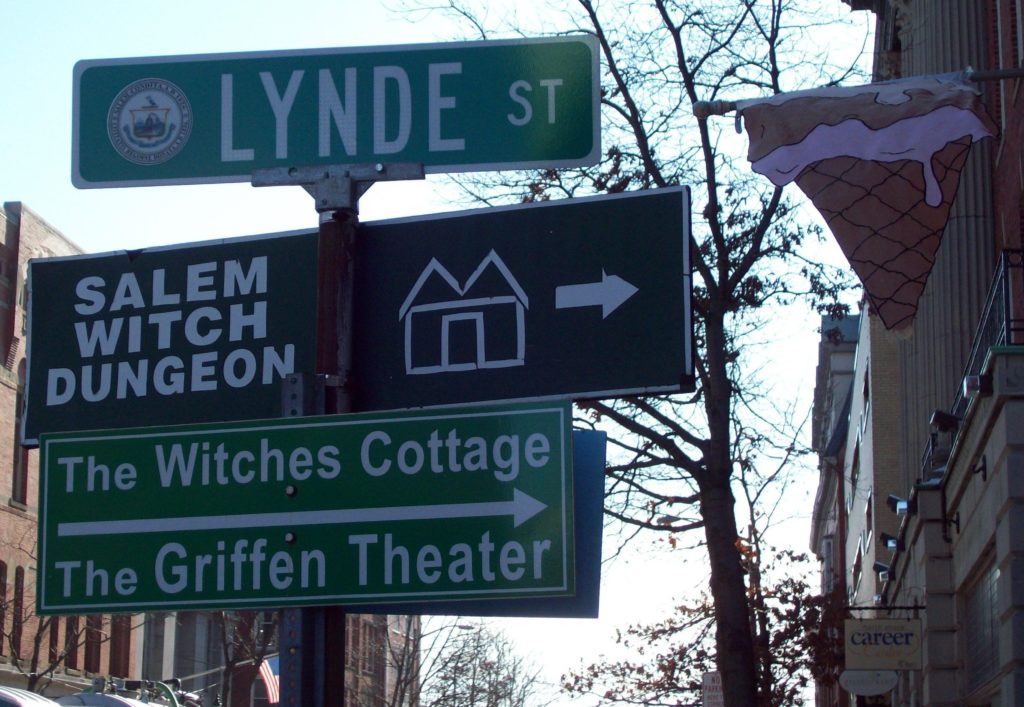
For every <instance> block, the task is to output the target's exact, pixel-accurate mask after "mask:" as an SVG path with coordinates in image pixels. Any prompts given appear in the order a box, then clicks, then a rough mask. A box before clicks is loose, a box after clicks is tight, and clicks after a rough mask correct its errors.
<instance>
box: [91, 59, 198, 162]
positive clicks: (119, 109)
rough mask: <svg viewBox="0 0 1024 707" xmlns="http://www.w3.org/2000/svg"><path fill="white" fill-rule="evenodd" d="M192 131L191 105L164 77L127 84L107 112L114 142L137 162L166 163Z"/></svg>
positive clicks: (109, 128)
mask: <svg viewBox="0 0 1024 707" xmlns="http://www.w3.org/2000/svg"><path fill="white" fill-rule="evenodd" d="M191 132H192V106H191V105H189V102H188V98H186V97H185V94H184V93H183V92H182V90H181V89H180V88H178V87H177V86H175V85H174V84H173V83H171V82H170V81H167V80H165V79H159V78H148V79H140V80H138V81H135V82H134V83H132V84H130V85H128V86H126V87H125V88H124V89H122V90H121V92H120V93H118V94H117V97H116V98H115V99H114V102H113V103H111V104H110V110H109V111H108V113H107V134H108V135H109V136H110V142H111V144H112V145H113V146H114V149H115V150H117V151H118V153H120V154H121V156H122V157H124V158H125V159H126V160H128V161H129V162H134V163H135V164H140V165H154V164H160V163H161V162H166V161H167V160H169V159H171V158H172V157H174V156H175V155H176V154H178V152H180V151H181V149H182V148H183V147H184V146H185V143H186V142H188V138H189V135H190V134H191Z"/></svg>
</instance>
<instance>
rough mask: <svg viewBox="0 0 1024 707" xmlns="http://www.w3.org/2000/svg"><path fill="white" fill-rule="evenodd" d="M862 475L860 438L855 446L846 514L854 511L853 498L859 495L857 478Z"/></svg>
mask: <svg viewBox="0 0 1024 707" xmlns="http://www.w3.org/2000/svg"><path fill="white" fill-rule="evenodd" d="M859 477H860V440H857V445H856V446H855V447H854V448H853V461H852V462H851V463H850V493H848V494H847V495H846V515H847V517H849V515H850V513H852V512H853V499H854V498H855V497H856V495H857V480H858V478H859Z"/></svg>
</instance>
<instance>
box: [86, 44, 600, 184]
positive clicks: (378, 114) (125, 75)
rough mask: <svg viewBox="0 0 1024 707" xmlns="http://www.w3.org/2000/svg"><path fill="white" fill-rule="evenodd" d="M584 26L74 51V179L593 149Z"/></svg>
mask: <svg viewBox="0 0 1024 707" xmlns="http://www.w3.org/2000/svg"><path fill="white" fill-rule="evenodd" d="M598 66H599V62H598V51H597V45H596V41H595V40H594V38H593V37H590V36H586V35H579V36H570V37H560V38H550V39H528V40H527V39H524V40H508V41H486V42H458V43H450V44H425V45H408V46H390V47H363V48H353V49H319V50H305V51H280V52H259V53H244V54H212V55H193V56H171V57H149V58H137V59H110V60H91V61H82V62H79V63H78V64H77V65H76V66H75V72H74V95H73V133H72V181H73V182H74V184H75V185H76V186H78V187H81V188H88V187H113V186H142V185H157V184H198V183H209V182H230V181H249V180H250V178H251V176H252V173H253V172H254V170H257V169H264V168H270V167H286V166H312V165H327V164H362V163H378V162H417V163H421V164H423V165H424V166H425V169H426V171H427V172H456V171H475V170H492V169H526V168H532V167H543V168H556V167H568V166H580V165H585V164H595V163H596V162H597V161H598V158H599V156H600V151H601V144H600V120H599V108H600V80H599V72H598Z"/></svg>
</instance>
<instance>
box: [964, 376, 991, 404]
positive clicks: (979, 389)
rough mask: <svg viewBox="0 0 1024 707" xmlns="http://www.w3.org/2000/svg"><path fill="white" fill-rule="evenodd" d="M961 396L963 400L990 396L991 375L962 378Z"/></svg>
mask: <svg viewBox="0 0 1024 707" xmlns="http://www.w3.org/2000/svg"><path fill="white" fill-rule="evenodd" d="M963 395H964V397H965V398H974V397H978V398H984V397H986V396H988V395H992V374H990V373H982V374H980V375H977V376H964V384H963Z"/></svg>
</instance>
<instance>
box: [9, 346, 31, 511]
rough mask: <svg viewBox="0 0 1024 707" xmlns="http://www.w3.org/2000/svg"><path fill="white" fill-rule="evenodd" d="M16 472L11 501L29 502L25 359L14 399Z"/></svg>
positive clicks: (12, 483) (19, 370)
mask: <svg viewBox="0 0 1024 707" xmlns="http://www.w3.org/2000/svg"><path fill="white" fill-rule="evenodd" d="M14 412H15V415H16V416H17V417H16V418H15V420H14V425H13V427H14V460H13V461H14V471H13V480H12V482H11V500H13V501H14V502H15V503H21V504H25V503H27V502H28V467H29V464H28V449H26V448H25V447H22V446H21V420H22V415H23V414H24V412H25V359H21V362H20V363H18V393H17V395H16V396H15V399H14Z"/></svg>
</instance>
